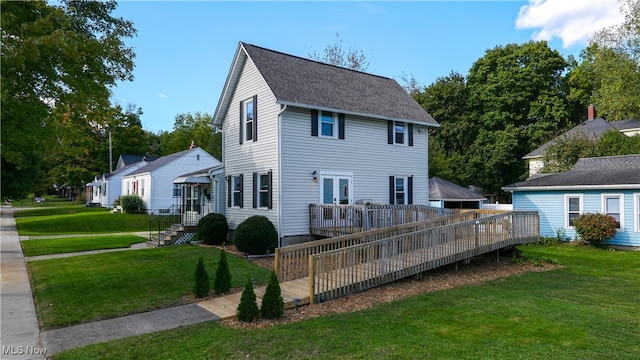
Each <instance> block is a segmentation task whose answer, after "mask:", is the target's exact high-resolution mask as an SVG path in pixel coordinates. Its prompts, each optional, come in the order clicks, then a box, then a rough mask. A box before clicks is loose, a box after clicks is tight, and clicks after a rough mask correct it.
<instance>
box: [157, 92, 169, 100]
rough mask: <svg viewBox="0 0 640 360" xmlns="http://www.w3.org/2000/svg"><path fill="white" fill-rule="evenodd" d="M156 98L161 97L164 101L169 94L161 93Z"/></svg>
mask: <svg viewBox="0 0 640 360" xmlns="http://www.w3.org/2000/svg"><path fill="white" fill-rule="evenodd" d="M156 97H159V98H160V99H164V98H166V97H167V94H164V93H159V94H158V95H156Z"/></svg>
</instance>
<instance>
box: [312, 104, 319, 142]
mask: <svg viewBox="0 0 640 360" xmlns="http://www.w3.org/2000/svg"><path fill="white" fill-rule="evenodd" d="M311 136H318V110H311Z"/></svg>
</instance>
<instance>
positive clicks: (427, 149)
mask: <svg viewBox="0 0 640 360" xmlns="http://www.w3.org/2000/svg"><path fill="white" fill-rule="evenodd" d="M424 136H425V143H426V146H425V153H426V161H427V169H426V172H427V187H426V189H427V202H426V205H428V206H429V205H430V201H431V198H430V197H429V128H428V127H426V126H425V128H424ZM443 207H444V204H443Z"/></svg>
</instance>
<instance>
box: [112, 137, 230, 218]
mask: <svg viewBox="0 0 640 360" xmlns="http://www.w3.org/2000/svg"><path fill="white" fill-rule="evenodd" d="M219 165H221V162H220V161H218V160H217V159H216V158H214V157H213V156H211V155H209V153H207V152H206V151H204V150H203V149H201V148H199V147H194V148H192V149H189V150H184V151H181V152H177V153H174V154H170V155H167V156H163V157H160V158H158V159H156V160H154V161H152V162H150V163H149V164H147V165H145V166H143V167H141V168H139V169H137V170H134V171H132V172H130V173H129V174H127V175H125V176H123V177H122V189H121V195H131V194H137V195H138V196H140V197H141V198H142V200H143V201H144V208H145V212H147V213H153V214H157V213H160V212H161V211H162V210H166V209H169V208H170V207H171V205H173V204H176V203H177V202H178V199H176V198H174V184H173V181H174V179H176V177H178V176H180V175H182V174H187V173H190V172H193V171H195V170H198V169H203V168H213V167H215V166H219Z"/></svg>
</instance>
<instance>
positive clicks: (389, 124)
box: [387, 120, 393, 144]
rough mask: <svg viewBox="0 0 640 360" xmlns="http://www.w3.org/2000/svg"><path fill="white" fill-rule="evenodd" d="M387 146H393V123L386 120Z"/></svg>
mask: <svg viewBox="0 0 640 360" xmlns="http://www.w3.org/2000/svg"><path fill="white" fill-rule="evenodd" d="M387 144H393V121H391V120H387Z"/></svg>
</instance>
